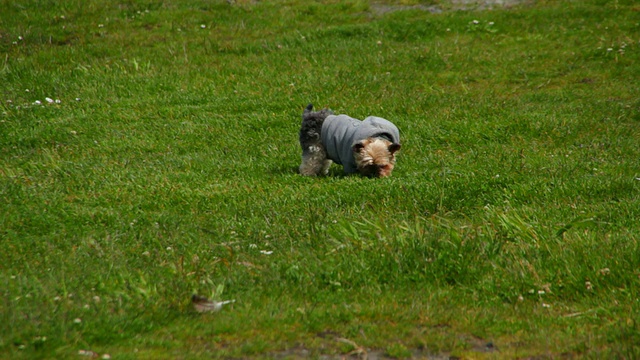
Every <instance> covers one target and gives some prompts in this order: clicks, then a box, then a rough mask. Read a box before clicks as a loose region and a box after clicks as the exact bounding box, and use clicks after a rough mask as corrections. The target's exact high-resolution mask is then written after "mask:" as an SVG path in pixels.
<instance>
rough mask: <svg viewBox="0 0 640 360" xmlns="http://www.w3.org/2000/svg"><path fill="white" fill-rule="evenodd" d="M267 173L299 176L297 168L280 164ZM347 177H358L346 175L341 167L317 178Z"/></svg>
mask: <svg viewBox="0 0 640 360" xmlns="http://www.w3.org/2000/svg"><path fill="white" fill-rule="evenodd" d="M269 173H270V174H273V175H291V174H296V175H298V174H299V173H298V166H291V165H290V164H282V165H278V166H274V167H272V168H271V170H270V171H269ZM300 176H301V175H300ZM347 176H358V175H347V174H345V173H344V172H343V171H342V169H341V167H336V166H332V167H331V168H330V169H329V173H328V174H327V175H326V176H319V177H320V178H323V177H336V178H345V177H347Z"/></svg>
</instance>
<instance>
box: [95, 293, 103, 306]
mask: <svg viewBox="0 0 640 360" xmlns="http://www.w3.org/2000/svg"><path fill="white" fill-rule="evenodd" d="M100 301H102V300H100V296H98V295H96V296H94V297H93V302H94V303H96V304H98V303H100Z"/></svg>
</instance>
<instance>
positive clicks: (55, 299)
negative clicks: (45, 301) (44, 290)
mask: <svg viewBox="0 0 640 360" xmlns="http://www.w3.org/2000/svg"><path fill="white" fill-rule="evenodd" d="M60 300H62V299H61V298H60V296H56V297H54V298H53V301H60Z"/></svg>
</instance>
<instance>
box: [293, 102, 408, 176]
mask: <svg viewBox="0 0 640 360" xmlns="http://www.w3.org/2000/svg"><path fill="white" fill-rule="evenodd" d="M300 146H301V147H302V164H301V165H300V174H302V175H306V176H317V175H326V174H327V172H328V171H329V167H330V166H331V163H332V161H334V162H336V163H337V164H341V165H342V166H343V167H344V172H345V173H347V174H352V173H355V172H358V173H360V174H361V175H364V176H369V177H387V176H390V175H391V172H392V171H393V168H394V166H395V164H396V153H397V152H398V150H400V132H399V131H398V128H397V127H396V126H395V125H393V124H392V123H391V122H390V121H388V120H385V119H383V118H379V117H375V116H369V117H368V118H366V119H364V121H362V120H358V119H354V118H352V117H349V116H347V115H334V114H333V112H332V111H331V110H329V109H323V110H320V111H313V105H312V104H309V105H307V107H306V108H305V109H304V112H303V113H302V125H301V127H300Z"/></svg>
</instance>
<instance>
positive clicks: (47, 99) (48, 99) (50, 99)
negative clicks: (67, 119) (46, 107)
mask: <svg viewBox="0 0 640 360" xmlns="http://www.w3.org/2000/svg"><path fill="white" fill-rule="evenodd" d="M44 99H45V100H46V101H47V102H48V103H49V104H52V103H53V99H52V98H50V97H46V98H44Z"/></svg>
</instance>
